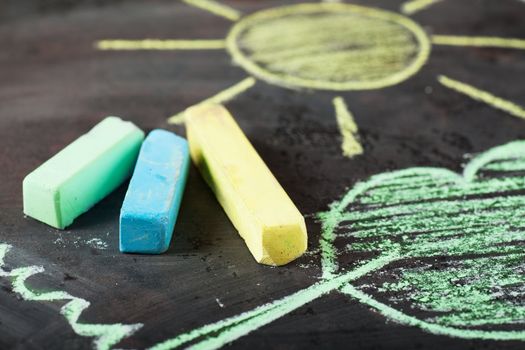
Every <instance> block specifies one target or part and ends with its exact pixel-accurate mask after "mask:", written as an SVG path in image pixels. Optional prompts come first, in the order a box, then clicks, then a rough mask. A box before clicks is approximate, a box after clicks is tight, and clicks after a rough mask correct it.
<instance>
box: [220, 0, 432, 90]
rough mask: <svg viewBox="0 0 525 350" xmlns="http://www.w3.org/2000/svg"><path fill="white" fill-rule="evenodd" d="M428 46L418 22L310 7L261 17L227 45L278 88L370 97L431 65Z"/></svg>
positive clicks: (355, 9) (363, 10)
mask: <svg viewBox="0 0 525 350" xmlns="http://www.w3.org/2000/svg"><path fill="white" fill-rule="evenodd" d="M430 46H431V45H430V40H429V38H428V36H427V35H426V34H425V32H424V30H423V29H422V28H421V27H420V26H419V25H418V24H417V23H415V22H414V21H412V20H410V19H409V18H407V17H404V16H402V15H398V14H396V13H393V12H389V11H384V10H378V9H374V8H370V7H363V6H357V5H350V4H344V3H311V4H299V5H291V6H283V7H277V8H272V9H267V10H263V11H260V12H256V13H254V14H252V15H249V16H246V17H243V18H241V19H240V21H238V22H236V23H235V25H234V26H233V27H232V29H231V30H230V32H229V34H228V37H227V38H226V47H227V49H228V51H229V52H230V54H231V55H232V57H233V59H234V61H235V62H236V63H237V64H239V65H240V66H241V67H243V68H244V69H245V70H246V71H248V72H249V73H250V74H252V75H254V76H256V77H258V78H259V79H262V80H265V81H267V82H269V83H273V84H276V85H280V86H285V87H289V88H309V89H320V90H368V89H377V88H383V87H386V86H390V85H395V84H397V83H400V82H402V81H404V80H406V79H407V78H409V77H410V76H412V75H413V74H415V73H417V71H418V70H419V69H420V68H421V67H422V66H423V65H424V64H425V62H426V60H427V58H428V56H429V53H430Z"/></svg>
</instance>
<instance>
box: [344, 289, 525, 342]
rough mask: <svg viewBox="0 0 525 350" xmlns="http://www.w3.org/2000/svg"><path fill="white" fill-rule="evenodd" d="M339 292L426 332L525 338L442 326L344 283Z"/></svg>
mask: <svg viewBox="0 0 525 350" xmlns="http://www.w3.org/2000/svg"><path fill="white" fill-rule="evenodd" d="M341 292H343V293H345V294H347V295H349V296H351V297H353V298H355V299H357V300H358V301H359V302H361V303H362V304H365V305H368V306H370V307H371V308H373V309H375V310H377V311H378V312H379V313H380V314H381V315H383V316H385V317H386V318H388V319H391V320H394V321H397V322H399V323H401V324H404V325H407V326H413V327H418V328H420V329H422V330H424V331H426V332H429V333H433V334H438V335H445V336H449V337H458V338H465V339H484V340H521V341H523V340H525V332H524V331H486V330H476V329H461V328H455V327H447V326H442V325H439V324H435V323H430V322H426V321H423V320H420V319H418V318H416V317H414V316H409V315H407V314H405V313H403V312H401V311H399V310H396V309H394V308H392V307H390V306H388V305H386V304H383V303H381V302H379V301H377V300H375V299H374V298H373V297H371V296H370V295H367V294H365V293H363V292H362V291H360V290H359V289H357V288H355V287H353V286H352V285H349V284H348V285H346V286H344V287H343V288H342V289H341Z"/></svg>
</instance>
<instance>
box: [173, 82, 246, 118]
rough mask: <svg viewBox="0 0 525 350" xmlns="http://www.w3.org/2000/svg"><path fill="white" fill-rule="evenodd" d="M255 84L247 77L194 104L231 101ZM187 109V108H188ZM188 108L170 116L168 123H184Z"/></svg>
mask: <svg viewBox="0 0 525 350" xmlns="http://www.w3.org/2000/svg"><path fill="white" fill-rule="evenodd" d="M254 84H255V79H254V78H246V79H244V80H242V81H240V82H239V83H237V84H235V85H233V86H231V87H229V88H227V89H225V90H223V91H221V92H219V93H218V94H217V95H214V96H212V97H210V98H207V99H206V100H204V101H202V102H200V103H198V104H196V105H194V106H197V105H202V104H206V103H212V104H221V103H224V102H226V101H229V100H231V99H232V98H234V97H235V96H237V95H239V94H241V93H243V92H244V91H246V90H248V89H249V88H251V87H252V86H253V85H254ZM188 108H189V107H188ZM186 110H187V109H186ZM186 110H184V111H182V112H180V113H177V114H175V115H174V116H171V117H169V118H168V123H169V124H182V123H184V113H185V112H186Z"/></svg>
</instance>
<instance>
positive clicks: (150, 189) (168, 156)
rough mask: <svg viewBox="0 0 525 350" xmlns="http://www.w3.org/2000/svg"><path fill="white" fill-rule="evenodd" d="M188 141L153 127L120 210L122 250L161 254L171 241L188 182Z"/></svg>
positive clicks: (141, 150)
mask: <svg viewBox="0 0 525 350" xmlns="http://www.w3.org/2000/svg"><path fill="white" fill-rule="evenodd" d="M189 164H190V155H189V151H188V142H187V141H186V140H185V139H183V138H182V137H179V136H177V135H175V134H174V133H172V132H169V131H165V130H153V131H152V132H151V133H150V134H149V135H148V137H146V140H144V143H143V144H142V147H141V149H140V153H139V159H138V160H137V165H136V166H135V171H134V172H133V176H132V177H131V182H130V184H129V188H128V192H127V193H126V198H125V199H124V203H123V204H122V208H121V210H120V251H121V252H124V253H145V254H160V253H163V252H165V251H166V250H167V249H168V247H169V245H170V241H171V236H172V234H173V228H174V226H175V221H176V220H177V214H178V212H179V207H180V202H181V200H182V195H183V193H184V187H185V186H186V178H187V177H188V169H189Z"/></svg>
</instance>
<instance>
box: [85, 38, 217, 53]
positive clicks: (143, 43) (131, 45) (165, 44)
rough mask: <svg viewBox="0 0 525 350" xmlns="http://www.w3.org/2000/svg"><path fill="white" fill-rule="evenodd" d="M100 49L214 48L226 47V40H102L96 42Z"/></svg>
mask: <svg viewBox="0 0 525 350" xmlns="http://www.w3.org/2000/svg"><path fill="white" fill-rule="evenodd" d="M95 46H96V47H97V49H99V50H213V49H224V48H225V47H226V43H225V41H224V40H160V39H144V40H122V39H117V40H100V41H97V42H96V43H95Z"/></svg>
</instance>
